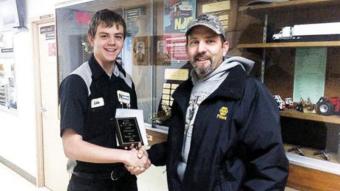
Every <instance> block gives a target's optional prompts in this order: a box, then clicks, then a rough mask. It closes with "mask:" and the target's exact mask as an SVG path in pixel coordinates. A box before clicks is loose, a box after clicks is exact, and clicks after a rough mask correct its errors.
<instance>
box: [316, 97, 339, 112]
mask: <svg viewBox="0 0 340 191" xmlns="http://www.w3.org/2000/svg"><path fill="white" fill-rule="evenodd" d="M316 110H317V113H318V114H321V115H334V114H338V115H340V98H339V97H331V98H326V97H321V98H320V99H319V101H318V102H317V103H316Z"/></svg>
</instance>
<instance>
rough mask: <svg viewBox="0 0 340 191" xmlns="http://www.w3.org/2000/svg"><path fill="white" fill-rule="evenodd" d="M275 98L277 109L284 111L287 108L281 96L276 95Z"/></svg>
mask: <svg viewBox="0 0 340 191" xmlns="http://www.w3.org/2000/svg"><path fill="white" fill-rule="evenodd" d="M273 97H274V100H275V102H276V103H277V107H278V108H279V109H280V110H283V109H284V108H285V102H284V101H283V100H282V98H281V96H279V95H274V96H273Z"/></svg>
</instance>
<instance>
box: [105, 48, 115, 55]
mask: <svg viewBox="0 0 340 191" xmlns="http://www.w3.org/2000/svg"><path fill="white" fill-rule="evenodd" d="M105 51H106V52H109V53H111V54H112V53H115V52H116V49H113V48H105Z"/></svg>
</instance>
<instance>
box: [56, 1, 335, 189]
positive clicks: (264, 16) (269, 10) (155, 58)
mask: <svg viewBox="0 0 340 191" xmlns="http://www.w3.org/2000/svg"><path fill="white" fill-rule="evenodd" d="M103 8H108V9H112V10H115V11H117V12H119V13H120V14H121V15H122V16H123V17H124V19H125V21H126V23H127V32H128V34H127V37H126V39H125V45H124V48H123V51H122V53H121V55H120V59H121V60H122V65H123V67H124V68H125V70H126V71H127V72H128V73H129V74H130V75H131V76H132V78H133V81H134V83H135V86H136V91H137V96H138V107H139V108H140V109H143V110H144V119H145V122H146V123H147V124H150V126H151V127H153V128H155V129H158V128H161V127H163V128H164V127H165V128H166V124H167V123H166V122H167V118H168V117H169V115H170V114H171V105H172V101H173V100H172V97H171V95H172V93H173V92H174V90H175V89H176V87H177V86H178V85H179V84H180V83H181V82H182V81H184V80H186V79H187V78H188V77H189V73H190V63H187V55H186V53H185V52H186V51H185V43H186V39H185V35H184V31H185V28H186V26H187V24H188V22H190V20H191V19H193V18H195V17H196V16H197V15H198V14H201V13H209V14H215V15H217V16H218V17H219V18H220V20H221V21H222V23H223V24H224V26H225V30H226V31H227V38H228V41H229V43H230V51H229V53H228V54H229V55H230V56H232V55H240V56H244V57H247V58H250V59H252V60H254V61H255V62H256V64H255V67H254V68H253V70H252V72H251V75H252V76H254V77H256V78H258V80H260V81H262V82H263V83H265V85H266V86H267V87H268V89H269V90H270V91H271V93H272V94H273V96H274V95H275V96H274V98H275V100H276V101H277V103H278V107H279V108H280V110H281V111H280V115H281V124H282V135H283V140H284V143H285V148H286V151H287V156H288V158H289V160H290V163H291V170H290V172H291V173H290V178H289V184H290V185H291V186H293V187H296V188H301V189H306V188H311V189H317V188H318V186H321V188H322V189H321V190H324V188H326V190H334V189H333V188H339V187H340V185H339V184H340V183H339V182H340V164H339V163H340V65H339V64H338V60H339V55H340V54H339V52H340V48H339V47H340V22H339V19H340V11H339V10H340V2H339V1H337V0H286V1H273V2H270V1H261V0H256V1H254V0H209V1H206V0H205V1H203V0H164V1H163V0H141V1H134V0H115V1H111V0H93V1H85V2H84V1H71V3H70V2H68V3H64V4H60V5H59V6H58V7H57V9H56V19H57V42H58V65H59V82H61V80H62V79H63V78H65V77H66V75H68V73H70V72H71V71H72V70H74V69H75V68H76V67H77V66H79V65H80V64H81V63H83V62H85V61H86V60H87V59H88V57H89V55H90V54H91V48H90V47H89V46H88V43H87V38H86V35H87V27H88V22H89V20H90V18H91V16H92V14H93V13H94V12H95V11H97V10H99V9H103ZM300 167H302V168H303V169H302V170H301V171H300ZM309 169H312V170H315V171H311V172H309ZM306 172H308V173H307V174H304V173H306ZM320 173H326V175H322V176H321V175H320V176H319V174H320ZM308 174H311V175H312V176H310V177H309V175H308ZM314 175H315V176H314ZM292 177H293V178H292ZM302 177H308V178H307V179H306V180H305V181H299V180H301V178H302ZM313 177H314V178H313ZM325 177H327V178H325ZM329 177H331V178H329ZM295 179H296V180H295ZM308 179H309V180H308ZM320 181H321V183H320ZM322 181H326V182H327V181H330V182H328V183H327V185H323V183H322ZM327 186H328V187H327ZM335 190H336V189H335Z"/></svg>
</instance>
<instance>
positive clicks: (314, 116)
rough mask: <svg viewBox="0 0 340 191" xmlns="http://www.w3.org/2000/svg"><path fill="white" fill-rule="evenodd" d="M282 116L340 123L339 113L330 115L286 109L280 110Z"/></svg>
mask: <svg viewBox="0 0 340 191" xmlns="http://www.w3.org/2000/svg"><path fill="white" fill-rule="evenodd" d="M280 115H281V117H289V118H296V119H303V120H310V121H317V122H324V123H334V124H340V116H337V115H330V116H323V115H319V114H315V113H302V112H298V111H296V110H293V109H286V110H283V111H280Z"/></svg>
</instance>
